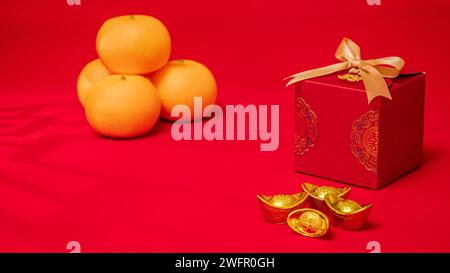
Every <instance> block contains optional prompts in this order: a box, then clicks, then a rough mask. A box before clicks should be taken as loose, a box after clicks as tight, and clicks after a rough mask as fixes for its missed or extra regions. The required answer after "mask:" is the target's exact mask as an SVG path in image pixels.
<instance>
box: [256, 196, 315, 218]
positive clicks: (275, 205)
mask: <svg viewBox="0 0 450 273" xmlns="http://www.w3.org/2000/svg"><path fill="white" fill-rule="evenodd" d="M256 198H257V199H258V200H259V203H260V205H261V210H262V212H263V215H264V218H266V220H267V221H268V222H270V223H279V224H282V223H286V218H287V216H288V215H289V213H291V212H292V211H294V210H296V209H299V208H302V207H304V205H305V203H306V202H305V201H306V199H307V198H308V194H306V193H305V192H299V193H295V194H277V195H263V194H258V195H257V196H256Z"/></svg>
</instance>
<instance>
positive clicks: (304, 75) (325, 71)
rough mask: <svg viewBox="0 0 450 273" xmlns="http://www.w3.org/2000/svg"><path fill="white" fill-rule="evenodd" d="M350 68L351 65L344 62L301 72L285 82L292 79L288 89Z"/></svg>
mask: <svg viewBox="0 0 450 273" xmlns="http://www.w3.org/2000/svg"><path fill="white" fill-rule="evenodd" d="M348 68H350V64H349V63H348V62H342V63H337V64H332V65H328V66H325V67H321V68H316V69H311V70H307V71H303V72H300V73H297V74H294V75H292V76H289V77H287V78H285V80H286V79H291V80H290V81H289V82H288V83H287V84H286V87H288V86H289V85H291V84H294V83H296V82H299V81H303V80H307V79H311V78H315V77H320V76H325V75H329V74H333V73H335V72H338V71H342V70H345V69H348Z"/></svg>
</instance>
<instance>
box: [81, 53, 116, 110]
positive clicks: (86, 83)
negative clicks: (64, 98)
mask: <svg viewBox="0 0 450 273" xmlns="http://www.w3.org/2000/svg"><path fill="white" fill-rule="evenodd" d="M110 74H111V72H110V71H109V70H108V69H107V68H106V67H105V65H103V63H102V61H100V59H96V60H93V61H91V62H89V63H88V64H87V65H85V66H84V67H83V69H82V70H81V72H80V75H79V76H78V81H77V91H78V99H79V100H80V103H81V105H83V106H84V104H85V102H86V95H87V93H88V92H89V90H90V89H91V87H92V85H93V84H94V83H96V82H97V81H98V80H100V79H102V78H104V77H106V76H108V75H110Z"/></svg>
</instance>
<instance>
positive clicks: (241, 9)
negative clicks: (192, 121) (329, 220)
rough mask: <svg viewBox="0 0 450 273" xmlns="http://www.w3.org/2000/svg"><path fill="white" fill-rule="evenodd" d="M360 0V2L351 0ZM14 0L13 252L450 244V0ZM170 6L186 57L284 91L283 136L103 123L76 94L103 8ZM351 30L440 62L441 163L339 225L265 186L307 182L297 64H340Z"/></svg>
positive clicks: (1, 40) (177, 46) (163, 13)
mask: <svg viewBox="0 0 450 273" xmlns="http://www.w3.org/2000/svg"><path fill="white" fill-rule="evenodd" d="M343 2H345V4H344V3H343ZM381 2H382V5H381V6H368V5H367V4H366V1H364V0H347V1H331V0H317V1H299V0H279V1H268V0H251V1H240V0H239V1H238V0H227V1H207V0H190V1H168V0H152V1H137V0H134V1H130V0H117V1H106V0H104V1H95V0H81V3H82V5H81V6H79V7H78V6H68V5H67V4H66V1H64V0H59V1H50V0H47V1H46V0H41V1H35V0H28V1H24V0H22V1H8V2H5V3H2V6H1V8H0V35H1V36H0V60H1V64H0V75H1V76H0V77H1V82H0V251H37V252H40V251H57V252H66V251H67V250H66V249H65V246H66V244H67V242H68V241H71V240H75V241H78V242H80V244H81V247H82V249H81V250H82V251H83V252H88V251H89V252H91V251H111V252H119V251H120V252H121V251H125V252H128V251H145V252H179V251H194V252H203V251H217V252H222V251H225V252H228V251H237V252H241V251H242V252H250V251H251V252H334V251H338V252H341V251H357V252H367V250H366V244H367V243H368V242H369V241H372V240H375V241H378V242H380V244H381V251H385V252H388V251H389V252H391V251H394V252H395V251H413V252H417V251H450V233H449V229H450V220H449V218H448V210H449V209H450V204H449V201H448V196H449V194H450V185H449V182H450V179H449V178H450V177H449V172H448V170H449V168H448V166H449V163H450V154H449V153H450V145H449V143H450V142H449V140H448V136H449V126H448V124H449V120H448V118H449V114H450V108H449V107H448V100H449V98H450V95H449V92H448V87H447V85H448V82H447V80H448V71H447V70H446V62H448V61H449V57H450V56H449V53H448V48H450V42H449V41H450V40H449V39H450V38H449V36H448V33H449V25H450V24H449V23H450V17H449V14H450V3H449V2H448V1H446V0H440V1H439V0H429V1H412V0H396V1H387V0H382V1H381ZM130 13H143V14H149V15H153V16H155V17H158V18H159V19H161V20H162V21H164V23H165V24H166V25H167V27H168V28H169V30H170V32H171V35H172V39H173V54H172V57H173V58H185V59H188V58H191V59H196V60H198V61H201V62H203V63H204V64H206V65H207V66H209V67H210V68H211V70H212V71H213V72H214V74H215V75H216V77H217V81H218V84H219V97H218V103H219V104H220V105H225V104H237V103H240V104H244V105H246V104H279V105H280V111H281V112H280V147H279V149H278V150H277V151H276V152H260V151H259V143H258V142H254V141H253V142H251V141H225V142H206V141H192V142H187V141H183V142H175V141H173V140H172V138H171V136H170V124H169V123H165V122H161V123H160V124H159V125H158V126H157V128H156V129H155V130H154V131H153V132H151V133H150V134H149V135H147V136H145V137H142V138H139V139H133V140H121V141H118V140H111V139H105V138H101V137H98V136H97V135H95V134H94V133H93V132H92V131H91V130H90V128H89V127H88V125H87V123H86V122H85V119H84V117H83V110H82V108H81V107H80V106H79V104H78V102H77V98H76V85H75V84H76V78H77V75H78V73H79V71H80V69H81V68H82V67H83V65H84V64H85V63H87V62H88V61H90V60H91V59H93V58H95V46H94V45H95V44H94V43H95V35H96V31H97V29H98V28H99V27H100V25H101V23H102V22H103V21H104V20H105V19H107V18H109V17H111V16H116V15H122V14H130ZM343 36H348V37H350V38H351V39H353V40H354V41H356V42H357V43H359V45H360V46H361V47H362V54H363V58H373V57H383V56H390V55H398V56H402V57H403V58H404V59H405V60H406V61H407V63H408V65H409V66H410V68H414V69H416V70H423V71H426V72H427V73H428V75H427V94H426V108H425V111H426V113H425V162H424V165H423V166H422V167H421V168H420V169H418V170H417V171H415V172H413V173H410V174H408V175H406V176H404V177H402V178H401V179H399V180H398V181H396V182H395V183H394V184H391V185H389V186H388V187H386V188H384V189H382V190H380V191H371V190H366V189H361V188H356V187H355V188H353V190H352V192H351V195H350V196H351V197H353V198H355V199H357V200H362V201H367V202H371V203H373V204H374V209H373V211H372V214H371V217H370V223H369V225H368V227H367V228H366V229H365V230H363V231H360V232H349V231H342V230H339V229H334V228H332V229H331V232H330V236H328V237H327V238H325V239H311V238H306V237H302V236H298V235H296V234H294V233H293V232H292V231H291V230H290V229H289V228H288V227H287V226H285V225H272V224H268V223H266V222H265V221H264V219H263V218H262V216H261V213H260V211H259V207H258V205H257V201H256V198H255V195H256V194H257V193H260V192H262V193H280V192H295V191H298V190H299V185H300V183H301V182H304V181H309V182H312V183H319V184H333V185H337V184H336V183H333V182H329V181H326V180H323V179H318V178H313V177H308V176H305V175H301V174H297V173H295V172H294V157H293V152H292V149H293V146H292V145H293V130H294V128H293V127H294V123H293V119H294V107H293V103H294V92H293V90H292V89H289V90H287V89H285V88H284V86H283V82H282V78H283V77H285V76H287V75H290V74H292V73H295V72H298V71H301V70H305V69H309V68H313V67H318V66H324V65H327V64H331V63H334V62H335V60H334V57H333V54H334V51H335V48H336V47H337V45H338V43H339V42H340V41H341V39H342V38H343Z"/></svg>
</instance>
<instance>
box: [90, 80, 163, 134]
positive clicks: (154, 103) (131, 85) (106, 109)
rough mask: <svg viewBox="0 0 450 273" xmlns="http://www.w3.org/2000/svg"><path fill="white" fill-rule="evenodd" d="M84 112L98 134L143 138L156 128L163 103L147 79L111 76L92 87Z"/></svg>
mask: <svg viewBox="0 0 450 273" xmlns="http://www.w3.org/2000/svg"><path fill="white" fill-rule="evenodd" d="M85 111H86V118H87V120H88V122H89V124H90V125H91V127H92V128H93V129H94V130H95V131H96V132H98V133H99V134H101V135H104V136H109V137H115V138H128V137H135V136H140V135H143V134H145V133H147V132H148V131H150V130H151V129H152V128H153V127H154V126H155V124H156V122H157V121H158V119H159V114H160V111H161V101H160V99H159V97H158V93H157V92H156V89H155V87H154V86H153V84H152V83H151V82H150V81H149V80H148V79H147V78H144V77H142V76H137V75H127V76H123V75H110V76H106V77H105V78H103V79H101V80H99V81H98V82H97V83H95V84H94V85H93V86H92V89H91V90H90V92H89V94H88V96H87V100H86V104H85Z"/></svg>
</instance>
